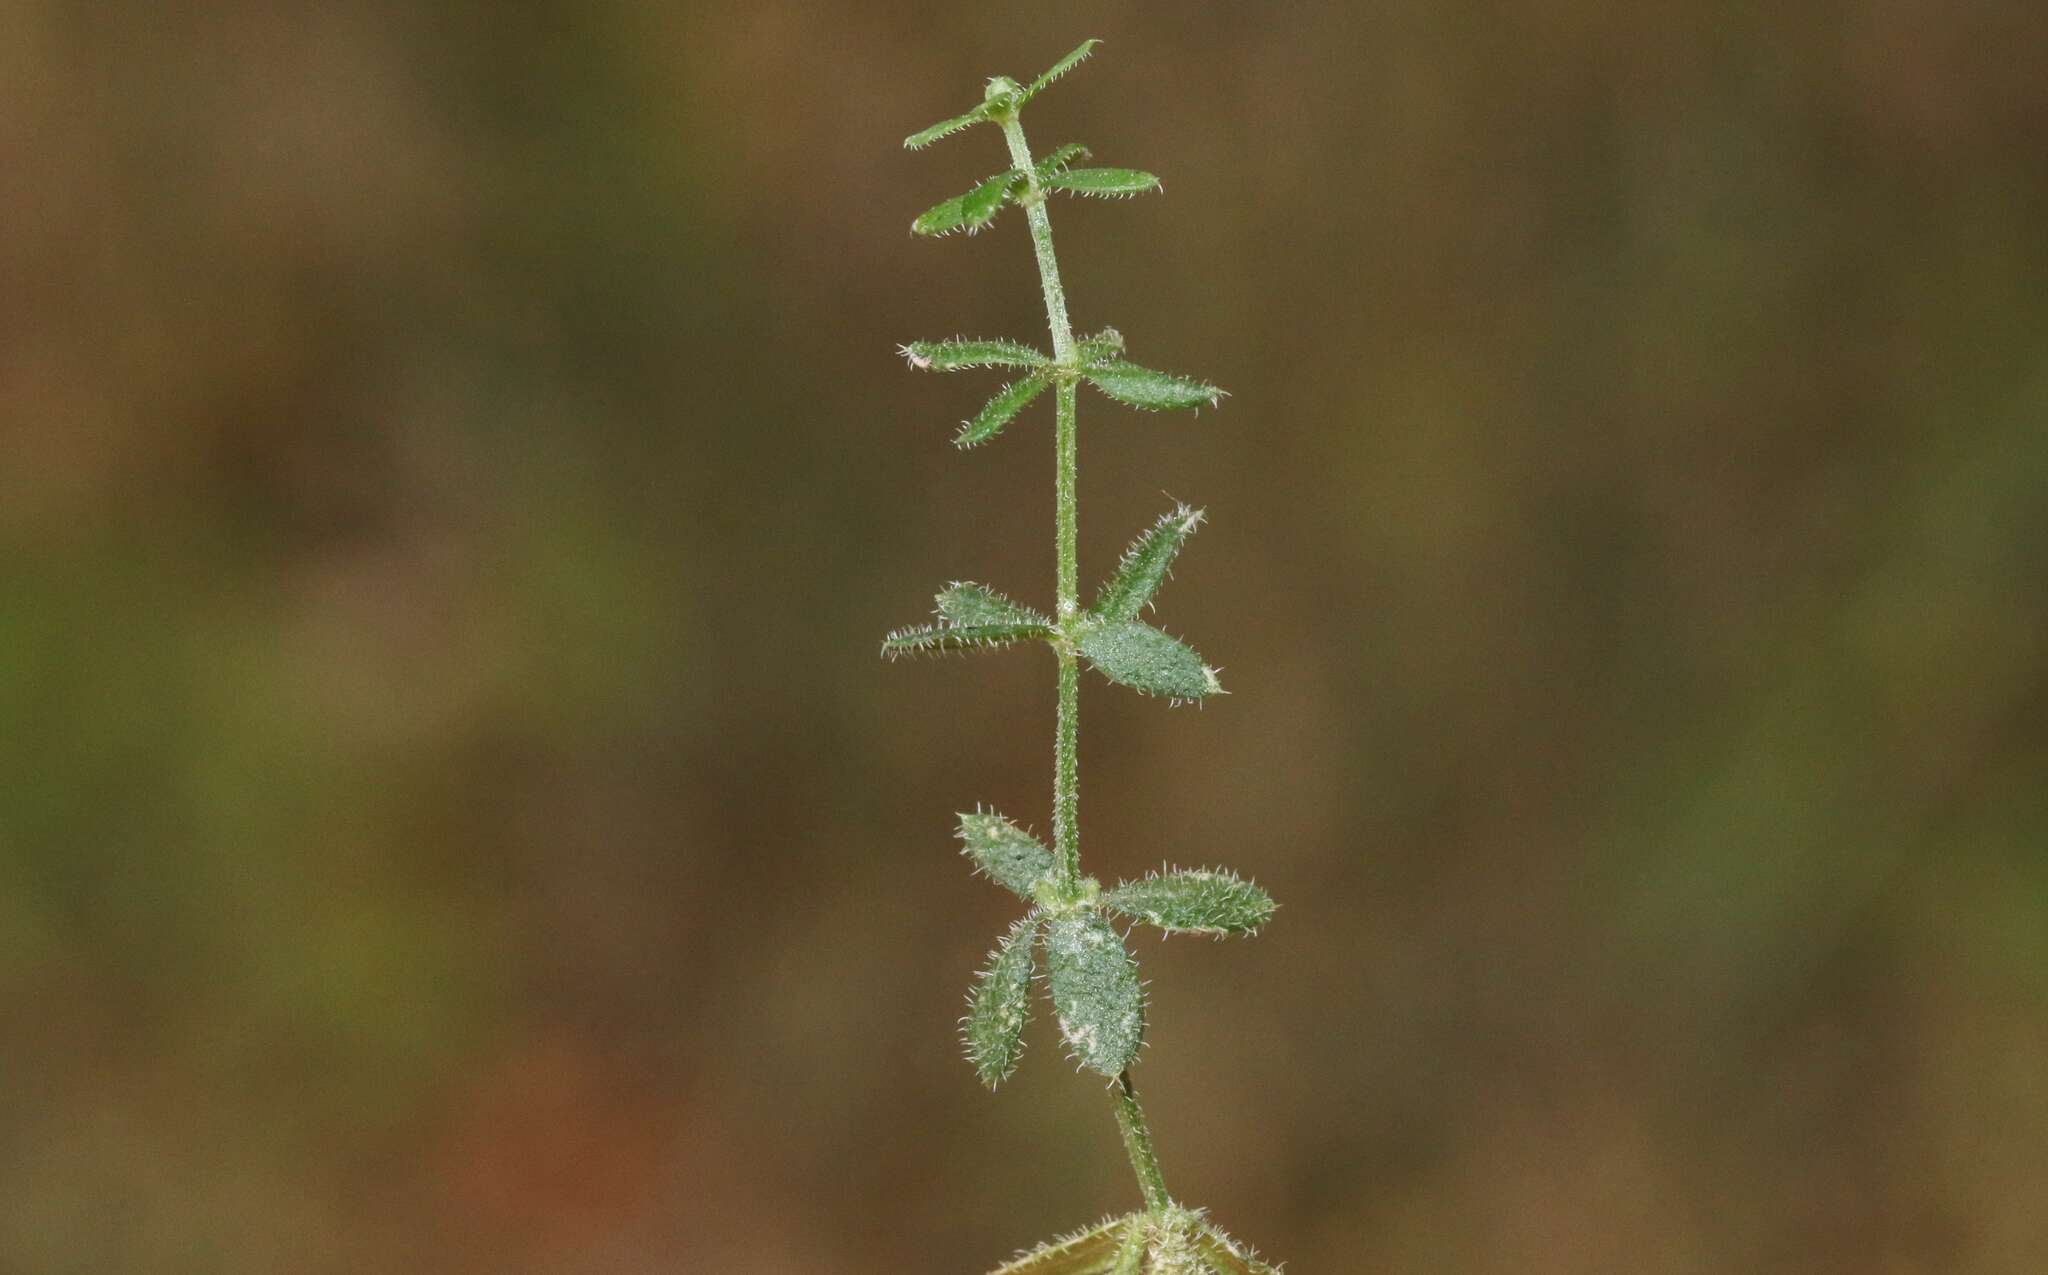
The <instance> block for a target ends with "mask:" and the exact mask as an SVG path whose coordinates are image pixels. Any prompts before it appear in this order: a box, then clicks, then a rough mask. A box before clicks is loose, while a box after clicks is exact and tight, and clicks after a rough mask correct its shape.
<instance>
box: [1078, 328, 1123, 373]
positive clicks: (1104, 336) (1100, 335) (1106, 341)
mask: <svg viewBox="0 0 2048 1275" xmlns="http://www.w3.org/2000/svg"><path fill="white" fill-rule="evenodd" d="M1123 352H1124V334H1123V333H1121V332H1119V331H1117V330H1116V329H1115V328H1104V329H1102V331H1100V332H1097V333H1096V334H1095V335H1094V336H1089V337H1082V338H1081V339H1080V340H1079V341H1077V342H1075V344H1074V358H1075V360H1076V362H1077V363H1078V364H1079V365H1080V366H1081V367H1094V366H1096V365H1097V364H1100V363H1104V362H1106V361H1108V360H1109V359H1112V358H1114V357H1116V356H1117V355H1119V354H1122V353H1123Z"/></svg>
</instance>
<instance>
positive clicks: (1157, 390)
mask: <svg viewBox="0 0 2048 1275" xmlns="http://www.w3.org/2000/svg"><path fill="white" fill-rule="evenodd" d="M1082 375H1083V376H1085V377H1087V378H1088V383H1089V384H1091V385H1093V386H1094V387H1095V388H1096V389H1098V390H1101V391H1102V392H1103V393H1104V394H1107V395H1109V396H1110V397H1111V398H1113V399H1115V400H1116V401H1117V402H1119V403H1123V404H1126V405H1128V406H1130V407H1135V408H1139V409H1141V410H1143V411H1147V412H1160V411H1176V410H1181V409H1185V408H1190V407H1204V406H1207V407H1214V406H1216V404H1217V402H1218V401H1220V400H1221V399H1222V398H1223V391H1222V390H1219V389H1217V388H1216V387H1215V386H1213V385H1204V384H1202V383H1201V382H1200V381H1192V380H1189V379H1188V378H1187V377H1184V376H1173V375H1171V374H1169V373H1166V372H1155V371H1153V370H1152V369H1151V368H1149V367H1139V366H1138V365H1137V364H1135V363H1124V362H1116V361H1112V362H1107V363H1101V364H1098V365H1096V366H1094V367H1091V368H1089V369H1087V370H1086V371H1084V372H1083V373H1082Z"/></svg>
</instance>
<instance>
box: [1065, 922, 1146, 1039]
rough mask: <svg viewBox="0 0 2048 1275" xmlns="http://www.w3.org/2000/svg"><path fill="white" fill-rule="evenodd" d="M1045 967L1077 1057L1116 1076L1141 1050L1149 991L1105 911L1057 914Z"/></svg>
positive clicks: (1066, 1035)
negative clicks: (1145, 987) (1140, 979)
mask: <svg viewBox="0 0 2048 1275" xmlns="http://www.w3.org/2000/svg"><path fill="white" fill-rule="evenodd" d="M1045 955H1046V962H1045V963H1046V972H1047V975H1048V981H1049V983H1050V984H1051V987H1052V1005H1053V1009H1054V1010H1055V1011H1057V1012H1058V1014H1059V1020H1060V1036H1061V1037H1062V1038H1063V1039H1064V1040H1065V1041H1066V1042H1067V1048H1068V1049H1069V1050H1071V1051H1072V1053H1073V1057H1074V1059H1075V1061H1077V1062H1079V1063H1080V1064H1081V1065H1082V1066H1083V1067H1086V1068H1088V1069H1089V1070H1090V1071H1094V1072H1099V1073H1101V1074H1102V1075H1105V1076H1115V1075H1117V1074H1119V1073H1120V1072H1122V1071H1123V1069H1124V1068H1125V1067H1128V1066H1129V1065H1130V1063H1131V1059H1132V1058H1135V1057H1136V1056H1137V1053H1138V1044H1139V1042H1140V1041H1141V1040H1143V1039H1144V1034H1145V997H1144V992H1143V991H1142V990H1141V989H1140V988H1139V986H1138V965H1137V962H1135V961H1133V960H1132V959H1131V954H1130V952H1128V951H1127V950H1125V948H1124V941H1123V939H1122V938H1121V937H1120V936H1119V935H1118V934H1117V932H1116V930H1115V929H1113V928H1112V927H1111V926H1110V924H1109V922H1108V921H1106V920H1104V919H1103V917H1102V914H1101V913H1100V912H1095V911H1083V912H1070V913H1068V914H1067V915H1065V916H1057V917H1054V918H1053V919H1052V923H1051V924H1050V925H1048V926H1046V930H1045Z"/></svg>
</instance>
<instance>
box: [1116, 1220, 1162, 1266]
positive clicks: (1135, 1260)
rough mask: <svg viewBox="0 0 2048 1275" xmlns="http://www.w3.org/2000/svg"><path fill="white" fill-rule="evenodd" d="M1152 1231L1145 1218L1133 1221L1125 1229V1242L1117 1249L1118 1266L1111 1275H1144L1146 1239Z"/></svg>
mask: <svg viewBox="0 0 2048 1275" xmlns="http://www.w3.org/2000/svg"><path fill="white" fill-rule="evenodd" d="M1151 1229H1152V1228H1151V1225H1150V1223H1148V1222H1147V1221H1146V1220H1145V1219H1144V1218H1141V1217H1134V1218H1132V1219H1131V1221H1130V1225H1128V1226H1126V1227H1124V1242H1123V1245H1122V1246H1121V1247H1120V1248H1118V1249H1117V1252H1116V1265H1115V1267H1113V1268H1112V1269H1111V1270H1110V1275H1144V1265H1145V1238H1146V1236H1147V1235H1148V1234H1149V1233H1150V1232H1151Z"/></svg>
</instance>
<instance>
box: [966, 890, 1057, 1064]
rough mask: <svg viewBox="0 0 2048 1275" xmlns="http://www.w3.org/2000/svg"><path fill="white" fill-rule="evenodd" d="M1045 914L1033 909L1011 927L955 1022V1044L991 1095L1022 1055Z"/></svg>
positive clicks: (997, 946) (977, 979)
mask: <svg viewBox="0 0 2048 1275" xmlns="http://www.w3.org/2000/svg"><path fill="white" fill-rule="evenodd" d="M1044 919H1045V914H1044V913H1043V912H1041V911H1039V910H1037V909H1036V908H1034V909H1032V911H1031V912H1030V913H1029V914H1028V915H1027V916H1025V917H1023V918H1022V919H1021V920H1019V921H1018V922H1017V923H1016V924H1015V925H1013V926H1011V927H1010V931H1009V933H1007V934H1005V935H1004V936H1003V938H1002V941H1001V942H1000V943H998V944H997V945H996V950H995V951H993V952H991V953H989V959H988V965H987V966H986V967H984V968H983V969H982V971H981V973H980V975H978V976H977V977H976V979H975V983H974V991H973V992H972V993H971V994H970V995H969V996H968V998H967V1016H966V1017H965V1018H963V1019H961V1020H960V1043H961V1048H962V1051H963V1052H964V1053H965V1054H966V1056H967V1061H968V1062H969V1063H970V1064H972V1065H973V1067H974V1074H975V1075H976V1076H979V1077H980V1078H981V1083H982V1084H984V1085H987V1086H988V1087H989V1088H991V1089H994V1088H995V1087H996V1086H997V1085H1000V1084H1002V1083H1003V1082H1004V1081H1005V1080H1008V1079H1009V1078H1010V1076H1011V1074H1012V1073H1014V1072H1015V1071H1016V1070H1017V1060H1018V1059H1019V1058H1021V1057H1023V1055H1024V1027H1025V1025H1026V1024H1027V1023H1029V1022H1030V1021H1031V976H1032V973H1033V972H1034V971H1035V970H1036V968H1037V963H1038V960H1037V953H1038V927H1039V924H1040V923H1041V922H1042V921H1044Z"/></svg>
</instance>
